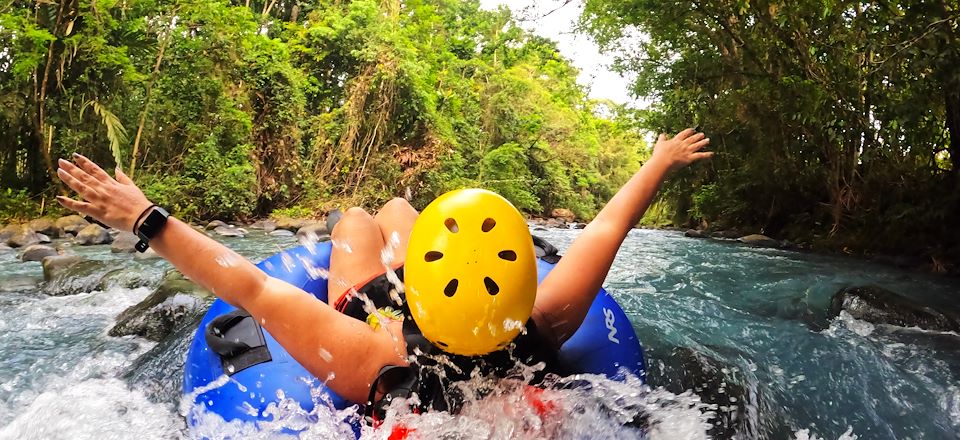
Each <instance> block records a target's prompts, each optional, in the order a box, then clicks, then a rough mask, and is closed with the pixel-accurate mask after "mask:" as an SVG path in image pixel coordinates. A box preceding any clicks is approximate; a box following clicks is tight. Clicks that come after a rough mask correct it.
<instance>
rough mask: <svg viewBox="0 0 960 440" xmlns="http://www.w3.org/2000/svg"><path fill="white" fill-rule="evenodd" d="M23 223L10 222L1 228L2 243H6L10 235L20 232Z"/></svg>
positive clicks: (0, 239)
mask: <svg viewBox="0 0 960 440" xmlns="http://www.w3.org/2000/svg"><path fill="white" fill-rule="evenodd" d="M20 229H21V225H15V224H9V225H6V226H4V227H3V229H0V243H6V242H7V240H9V239H10V237H13V236H14V235H16V234H17V233H19V232H20Z"/></svg>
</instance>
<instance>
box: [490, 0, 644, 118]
mask: <svg viewBox="0 0 960 440" xmlns="http://www.w3.org/2000/svg"><path fill="white" fill-rule="evenodd" d="M565 3H566V0H539V1H537V0H512V1H505V0H480V4H481V7H482V8H484V9H496V8H497V7H498V6H499V5H504V6H507V7H509V8H510V9H511V10H512V11H513V13H514V17H515V18H517V19H518V20H519V21H520V23H521V26H522V27H523V28H524V29H527V30H529V31H531V32H533V33H535V34H537V35H540V36H543V37H547V38H550V39H551V40H554V41H556V42H557V47H558V48H559V49H560V53H561V54H563V56H565V57H566V58H568V59H569V60H570V61H571V62H572V63H573V65H574V66H576V67H577V68H578V69H580V77H579V79H578V80H579V82H580V83H581V84H583V85H585V86H587V87H589V88H590V97H592V98H595V99H610V100H612V101H614V102H617V103H620V104H624V103H631V104H634V105H638V104H640V103H639V102H638V101H637V100H635V99H632V98H631V97H630V94H629V92H628V91H627V89H628V86H629V82H630V81H629V79H626V78H622V77H621V76H620V75H619V74H617V73H615V72H613V71H611V70H610V65H611V64H612V63H613V57H612V56H609V55H606V54H602V53H600V49H599V48H598V47H597V45H596V43H594V42H593V41H592V40H591V39H590V37H588V36H586V35H583V34H579V33H575V32H574V31H573V28H574V26H575V24H576V21H577V19H578V18H579V17H580V12H581V11H582V10H583V4H582V2H581V1H580V0H572V1H569V3H566V4H565Z"/></svg>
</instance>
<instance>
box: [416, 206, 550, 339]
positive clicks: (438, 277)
mask: <svg viewBox="0 0 960 440" xmlns="http://www.w3.org/2000/svg"><path fill="white" fill-rule="evenodd" d="M404 283H405V287H406V296H407V303H408V304H409V308H410V312H411V314H412V315H413V319H414V321H415V322H416V323H417V326H419V327H420V331H421V332H422V333H423V336H424V337H426V338H427V340H428V341H430V342H432V343H433V344H434V345H437V346H438V347H440V348H441V349H443V350H444V351H446V352H449V353H454V354H459V355H465V356H474V355H481V354H486V353H490V352H492V351H496V350H499V349H501V348H503V347H505V346H506V345H507V344H509V343H510V341H512V340H513V339H514V338H515V337H516V336H517V335H518V334H519V333H520V329H521V328H523V325H524V324H526V323H527V320H528V319H529V318H530V313H531V312H532V311H533V301H534V299H535V298H536V293H537V263H536V256H535V254H534V250H533V241H532V239H531V237H530V231H529V230H528V229H527V223H526V221H525V220H524V218H523V216H522V215H521V214H520V212H519V211H517V208H514V207H513V205H512V204H510V202H508V201H507V199H505V198H503V197H501V196H500V195H498V194H496V193H493V192H490V191H487V190H483V189H462V190H456V191H451V192H448V193H446V194H444V195H442V196H440V197H438V198H437V199H436V200H434V201H433V203H430V205H428V206H427V207H426V208H425V209H424V210H423V212H422V213H421V214H420V217H419V218H417V221H416V222H415V223H414V225H413V230H412V231H411V232H410V244H409V245H408V247H407V259H406V264H405V267H404Z"/></svg>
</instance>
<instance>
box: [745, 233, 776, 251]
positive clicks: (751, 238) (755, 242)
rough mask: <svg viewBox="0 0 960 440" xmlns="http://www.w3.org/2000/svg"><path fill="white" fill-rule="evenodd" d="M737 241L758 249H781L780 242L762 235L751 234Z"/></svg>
mask: <svg viewBox="0 0 960 440" xmlns="http://www.w3.org/2000/svg"><path fill="white" fill-rule="evenodd" d="M737 241H739V242H741V243H743V244H748V245H750V246H756V247H768V248H775V247H780V242H779V241H777V240H774V239H772V238H770V237H767V236H766V235H761V234H751V235H747V236H745V237H740V238H738V239H737Z"/></svg>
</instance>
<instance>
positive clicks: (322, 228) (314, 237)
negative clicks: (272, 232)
mask: <svg viewBox="0 0 960 440" xmlns="http://www.w3.org/2000/svg"><path fill="white" fill-rule="evenodd" d="M328 234H329V233H328V232H327V225H326V224H324V223H308V224H306V225H303V227H302V228H300V229H299V230H297V241H299V242H300V243H316V242H318V241H324V240H322V238H323V237H327V238H328V239H329V237H330V236H329V235H328Z"/></svg>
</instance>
